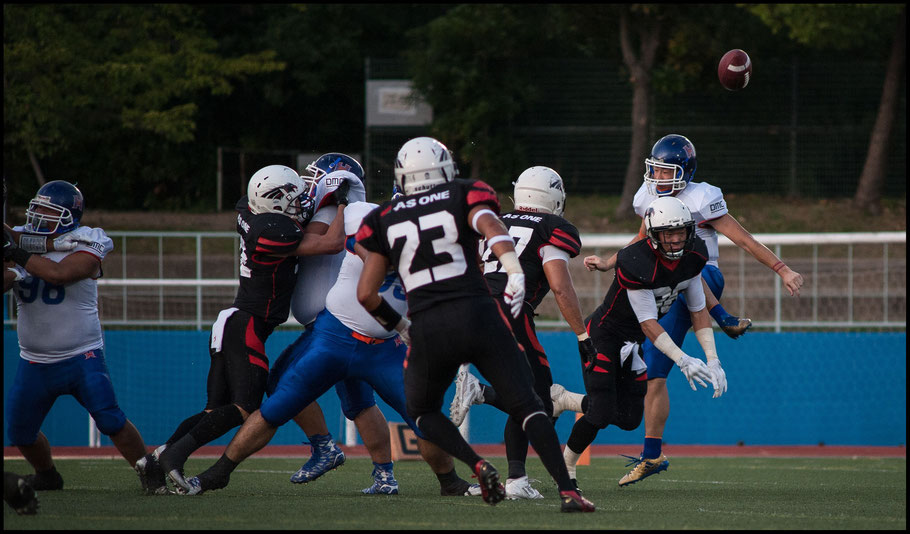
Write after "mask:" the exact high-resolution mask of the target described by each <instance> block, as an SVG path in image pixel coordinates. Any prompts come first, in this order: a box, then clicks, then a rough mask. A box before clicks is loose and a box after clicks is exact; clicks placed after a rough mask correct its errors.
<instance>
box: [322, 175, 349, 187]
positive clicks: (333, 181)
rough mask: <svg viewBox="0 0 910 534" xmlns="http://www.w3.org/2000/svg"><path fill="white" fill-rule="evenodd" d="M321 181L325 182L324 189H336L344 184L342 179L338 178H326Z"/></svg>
mask: <svg viewBox="0 0 910 534" xmlns="http://www.w3.org/2000/svg"><path fill="white" fill-rule="evenodd" d="M323 180H325V185H326V187H338V186H339V185H341V184H342V182H344V178H339V177H338V176H331V177H329V176H326V177H325V178H323Z"/></svg>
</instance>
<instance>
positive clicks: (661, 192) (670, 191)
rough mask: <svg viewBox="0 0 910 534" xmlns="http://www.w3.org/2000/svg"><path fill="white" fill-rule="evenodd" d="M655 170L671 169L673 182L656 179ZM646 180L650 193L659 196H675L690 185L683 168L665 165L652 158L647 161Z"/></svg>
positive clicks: (672, 164) (673, 164)
mask: <svg viewBox="0 0 910 534" xmlns="http://www.w3.org/2000/svg"><path fill="white" fill-rule="evenodd" d="M655 168H658V169H670V170H671V171H673V180H672V181H668V180H658V179H657V178H655V177H654V169H655ZM644 178H645V183H646V184H647V185H648V193H651V194H652V195H657V196H665V195H675V194H676V193H677V192H679V191H682V190H683V189H685V188H686V186H687V185H688V184H689V182H687V181H686V179H685V171H684V170H683V168H682V167H681V166H679V165H676V164H675V163H663V162H661V161H657V160H653V159H651V158H647V159H646V160H645V175H644Z"/></svg>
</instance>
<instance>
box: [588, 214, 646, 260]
mask: <svg viewBox="0 0 910 534" xmlns="http://www.w3.org/2000/svg"><path fill="white" fill-rule="evenodd" d="M645 237H646V234H645V221H644V220H642V221H641V226H640V227H639V229H638V233H637V234H635V237H633V238H632V240H631V241H629V243H628V244H627V245H626V246H629V245H631V244H632V243H637V242H639V241H641V240H642V239H644V238H645ZM618 255H619V252H618V251H617V252H614V253H613V255H612V256H610V257H609V258H607V259H606V260H604V259H603V258H601V257H600V256H594V255H591V256H587V257H585V267H587V269H588V270H589V271H609V270H610V269H615V268H616V257H617V256H618Z"/></svg>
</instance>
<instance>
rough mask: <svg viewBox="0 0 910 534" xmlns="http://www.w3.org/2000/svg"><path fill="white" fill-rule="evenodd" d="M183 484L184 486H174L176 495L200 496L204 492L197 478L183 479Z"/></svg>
mask: <svg viewBox="0 0 910 534" xmlns="http://www.w3.org/2000/svg"><path fill="white" fill-rule="evenodd" d="M184 483H185V485H184V486H176V488H177V495H200V494H202V493H204V492H205V489H203V488H202V482H201V481H200V480H199V477H190V478H185V479H184Z"/></svg>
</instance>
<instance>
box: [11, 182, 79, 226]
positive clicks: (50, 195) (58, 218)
mask: <svg viewBox="0 0 910 534" xmlns="http://www.w3.org/2000/svg"><path fill="white" fill-rule="evenodd" d="M39 208H43V210H42V211H39ZM83 209H85V201H84V200H83V198H82V192H81V191H79V189H78V188H77V187H76V186H75V185H73V184H71V183H69V182H65V181H63V180H54V181H52V182H48V183H46V184H44V185H42V186H41V188H40V189H38V193H36V194H35V198H33V199H32V200H31V202H29V203H28V208H27V209H26V210H25V231H26V232H30V233H35V234H54V233H61V234H62V233H65V232H70V231H72V230H75V229H76V228H77V227H78V226H79V221H80V220H81V219H82V210H83ZM48 211H50V212H52V213H47V212H48Z"/></svg>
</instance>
